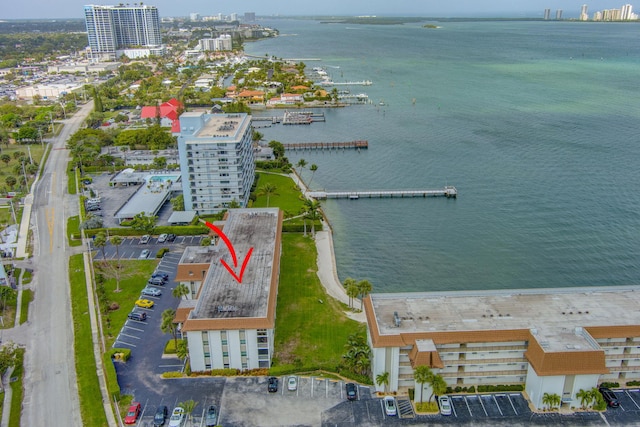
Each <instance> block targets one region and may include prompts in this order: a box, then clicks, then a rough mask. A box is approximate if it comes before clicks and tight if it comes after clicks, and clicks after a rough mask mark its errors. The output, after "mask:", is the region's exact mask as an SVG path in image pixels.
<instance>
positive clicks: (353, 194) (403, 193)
mask: <svg viewBox="0 0 640 427" xmlns="http://www.w3.org/2000/svg"><path fill="white" fill-rule="evenodd" d="M307 195H308V196H310V197H313V198H314V199H318V200H324V199H351V200H357V199H360V198H366V199H379V198H383V197H389V198H393V197H396V198H409V197H446V198H447V199H455V198H456V197H458V190H457V189H456V187H454V186H452V185H447V186H446V187H444V188H443V189H441V190H375V191H309V192H308V193H307Z"/></svg>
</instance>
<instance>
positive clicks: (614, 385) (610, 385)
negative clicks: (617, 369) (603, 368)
mask: <svg viewBox="0 0 640 427" xmlns="http://www.w3.org/2000/svg"><path fill="white" fill-rule="evenodd" d="M600 387H606V388H620V383H615V382H603V383H602V384H600Z"/></svg>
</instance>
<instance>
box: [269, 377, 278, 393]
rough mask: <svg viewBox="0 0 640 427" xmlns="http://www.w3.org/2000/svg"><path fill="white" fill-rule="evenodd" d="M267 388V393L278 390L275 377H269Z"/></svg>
mask: <svg viewBox="0 0 640 427" xmlns="http://www.w3.org/2000/svg"><path fill="white" fill-rule="evenodd" d="M267 390H269V393H275V392H276V391H278V379H277V378H276V377H269V382H268V385H267Z"/></svg>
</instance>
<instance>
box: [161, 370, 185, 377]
mask: <svg viewBox="0 0 640 427" xmlns="http://www.w3.org/2000/svg"><path fill="white" fill-rule="evenodd" d="M182 377H184V374H183V373H182V372H178V371H169V372H163V373H162V378H182Z"/></svg>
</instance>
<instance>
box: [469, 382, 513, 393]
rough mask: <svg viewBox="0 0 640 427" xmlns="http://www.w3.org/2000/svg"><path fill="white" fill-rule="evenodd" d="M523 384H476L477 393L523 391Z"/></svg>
mask: <svg viewBox="0 0 640 427" xmlns="http://www.w3.org/2000/svg"><path fill="white" fill-rule="evenodd" d="M523 390H524V385H522V384H507V385H505V384H500V385H488V384H482V385H479V386H478V393H488V392H495V391H523Z"/></svg>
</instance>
